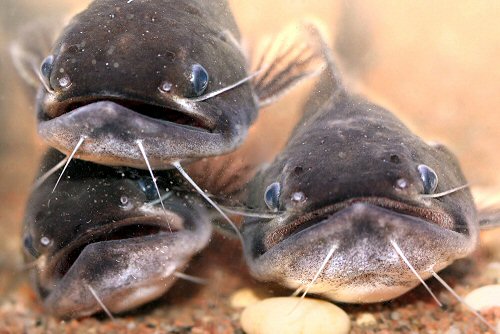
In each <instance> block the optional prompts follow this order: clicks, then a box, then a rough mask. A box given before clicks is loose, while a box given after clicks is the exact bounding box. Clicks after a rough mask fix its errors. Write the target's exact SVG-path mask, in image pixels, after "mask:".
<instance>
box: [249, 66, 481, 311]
mask: <svg viewBox="0 0 500 334" xmlns="http://www.w3.org/2000/svg"><path fill="white" fill-rule="evenodd" d="M421 164H425V165H427V166H429V167H431V168H432V169H434V171H435V172H436V174H437V175H438V178H439V183H438V186H437V189H436V190H435V193H439V192H443V191H447V190H449V189H452V188H455V187H458V186H462V185H465V184H466V183H467V181H466V180H465V178H464V176H463V174H462V172H461V170H460V167H459V163H458V161H457V160H456V158H455V157H454V156H453V154H451V153H450V152H449V151H448V150H447V149H446V148H445V147H443V146H442V145H437V144H436V145H428V144H426V143H425V142H423V141H422V140H421V139H420V138H419V137H417V136H416V135H415V134H413V133H412V132H411V131H410V130H409V129H408V128H407V127H406V126H405V125H403V124H402V123H401V121H399V120H398V119H397V118H396V117H395V116H394V115H393V114H391V113H390V112H389V111H387V110H385V109H384V108H382V107H380V106H377V105H375V104H373V103H371V102H369V101H367V100H365V99H364V98H362V97H359V96H356V95H353V94H351V93H349V92H348V91H347V90H346V89H345V88H344V87H343V86H342V83H341V82H340V78H339V76H338V75H337V74H336V70H335V68H334V66H333V63H332V64H330V68H329V70H328V71H325V72H324V74H323V77H322V79H321V81H320V83H319V84H318V86H317V87H316V89H315V92H314V93H313V94H312V96H311V98H310V101H309V102H308V103H307V104H306V106H305V114H304V117H303V119H302V121H301V122H300V124H299V125H298V126H297V127H296V129H295V130H294V132H293V134H292V136H291V138H290V140H289V142H288V144H287V146H286V148H285V149H284V150H283V152H282V153H281V154H280V155H279V156H278V157H277V158H276V159H275V161H274V162H273V163H272V164H271V165H270V166H269V167H267V168H266V169H264V170H263V171H261V172H260V173H259V174H258V175H257V176H256V177H255V179H254V180H253V181H252V183H251V184H250V185H249V191H248V193H249V195H248V203H247V205H248V206H249V207H251V208H254V209H256V211H264V212H265V211H269V209H267V207H266V204H265V202H264V194H265V192H266V188H267V187H268V186H269V185H270V184H272V183H274V182H278V183H279V184H280V186H281V193H280V195H279V197H278V199H279V204H278V207H277V210H278V211H280V212H284V214H283V215H281V216H279V217H276V218H274V219H271V220H269V219H268V220H266V219H260V218H258V219H256V218H251V219H246V221H245V222H244V224H243V227H242V234H243V238H244V240H245V245H244V249H245V256H246V259H247V262H248V265H249V267H250V270H251V272H252V274H253V275H254V276H255V277H256V278H257V279H259V280H263V281H274V282H277V283H280V284H282V285H285V286H287V287H289V288H293V289H295V288H298V287H300V286H302V287H305V286H306V285H307V284H309V283H311V281H312V279H313V277H314V276H315V274H316V273H317V272H318V270H319V269H320V267H321V264H322V262H323V261H324V260H325V258H326V256H327V253H328V252H329V250H330V249H332V247H336V249H335V251H334V253H333V256H332V258H331V259H330V260H329V262H328V264H327V265H326V267H325V269H324V270H323V271H322V273H321V275H320V276H319V278H318V280H317V281H316V282H315V284H314V285H313V286H312V288H311V289H310V290H309V292H310V293H314V294H319V295H322V296H325V297H327V298H329V299H332V300H336V301H341V302H349V303H369V302H379V301H384V300H389V299H392V298H395V297H397V296H399V295H401V294H403V293H405V292H406V291H408V290H410V289H412V288H413V287H415V286H416V285H418V284H419V281H418V279H417V277H415V276H414V275H413V274H412V273H411V271H410V270H409V269H408V267H406V266H405V264H404V263H403V262H402V260H401V259H400V257H399V256H398V254H397V253H396V251H395V249H394V248H393V247H392V246H391V244H390V240H393V241H394V242H395V243H396V244H397V245H399V247H400V248H401V249H402V251H403V253H404V254H405V256H406V257H407V258H408V260H409V262H410V263H411V264H412V265H413V266H414V267H415V269H416V270H417V271H418V272H419V273H420V274H421V276H422V277H423V278H424V279H425V278H428V277H429V276H430V273H429V272H428V270H429V269H431V268H432V269H434V270H435V271H438V270H441V269H442V268H444V267H446V266H447V265H449V264H450V263H451V262H453V261H454V260H456V259H458V258H462V257H465V256H466V255H468V254H470V253H471V252H472V251H473V250H474V249H475V247H476V245H477V238H478V222H477V218H476V208H475V205H474V202H473V199H472V196H471V194H470V192H469V190H468V189H465V190H460V191H457V192H454V193H452V194H449V195H446V196H442V197H439V198H423V197H422V196H421V195H422V194H423V193H424V185H423V182H422V179H421V176H420V174H419V171H418V169H417V167H418V166H419V165H421ZM275 197H276V196H275ZM270 198H273V197H272V196H271V197H270Z"/></svg>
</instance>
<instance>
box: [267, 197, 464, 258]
mask: <svg viewBox="0 0 500 334" xmlns="http://www.w3.org/2000/svg"><path fill="white" fill-rule="evenodd" d="M355 203H367V204H371V205H374V206H377V207H380V208H383V209H387V210H390V211H392V212H394V213H396V214H402V215H407V216H411V217H414V218H419V219H421V220H425V221H427V222H430V223H433V224H436V225H438V226H441V227H443V228H446V229H449V230H452V229H453V225H454V224H453V219H452V218H451V217H450V216H449V215H448V214H447V213H445V212H443V211H441V210H438V209H431V208H422V207H418V206H415V205H411V204H407V203H403V202H400V201H396V200H392V199H389V198H384V197H358V198H351V199H348V200H346V201H342V202H339V203H335V204H332V205H328V206H324V207H322V208H320V209H317V210H314V211H310V212H307V213H304V214H300V215H298V216H296V217H297V218H292V219H291V220H292V221H291V222H288V223H287V224H286V225H284V226H281V227H279V228H277V229H275V230H273V231H272V232H271V233H269V234H268V235H267V236H266V237H265V239H264V249H265V250H264V252H266V251H268V250H269V249H271V248H272V247H273V246H275V245H277V244H278V243H280V242H281V241H284V240H285V239H287V238H289V237H291V236H292V235H295V234H297V233H299V232H301V231H303V230H305V229H307V228H309V227H311V226H314V225H317V224H319V223H321V222H322V221H324V220H326V219H328V218H329V217H331V216H333V215H334V214H336V213H338V212H340V211H342V210H344V209H346V208H348V207H350V206H352V205H353V204H355Z"/></svg>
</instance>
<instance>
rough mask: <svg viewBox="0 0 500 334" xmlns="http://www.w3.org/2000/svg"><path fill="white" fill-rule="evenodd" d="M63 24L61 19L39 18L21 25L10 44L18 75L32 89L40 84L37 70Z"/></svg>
mask: <svg viewBox="0 0 500 334" xmlns="http://www.w3.org/2000/svg"><path fill="white" fill-rule="evenodd" d="M62 26H63V21H62V20H61V19H49V18H45V19H41V20H38V21H35V22H33V23H30V24H28V25H26V26H25V27H23V28H22V29H21V30H20V31H19V33H18V37H17V38H16V39H15V40H14V41H13V42H12V43H11V44H10V46H9V51H10V55H11V58H12V62H13V64H14V67H15V69H16V70H17V72H18V73H19V75H20V77H21V78H22V79H23V80H24V81H25V82H26V83H27V84H28V85H29V86H30V87H31V88H32V89H34V90H36V89H37V88H38V87H40V86H41V84H42V83H41V82H40V79H39V76H38V73H37V71H38V70H39V67H40V65H41V63H42V61H43V60H44V59H45V57H47V56H48V55H49V54H50V50H51V49H52V44H53V42H54V41H55V39H56V38H57V33H58V32H59V30H60V28H61V27H62Z"/></svg>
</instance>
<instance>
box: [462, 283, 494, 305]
mask: <svg viewBox="0 0 500 334" xmlns="http://www.w3.org/2000/svg"><path fill="white" fill-rule="evenodd" d="M465 302H466V303H467V304H469V305H470V306H471V307H472V308H474V309H475V310H478V311H481V310H486V309H488V308H491V307H495V306H497V307H500V284H492V285H485V286H483V287H480V288H478V289H475V290H473V291H472V292H470V293H469V294H468V295H467V296H465Z"/></svg>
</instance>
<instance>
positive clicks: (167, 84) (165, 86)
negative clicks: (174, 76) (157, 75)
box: [159, 81, 172, 93]
mask: <svg viewBox="0 0 500 334" xmlns="http://www.w3.org/2000/svg"><path fill="white" fill-rule="evenodd" d="M159 89H160V92H162V93H169V92H170V91H171V90H172V83H171V82H169V81H164V82H163V83H162V84H161V86H160V87H159Z"/></svg>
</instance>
